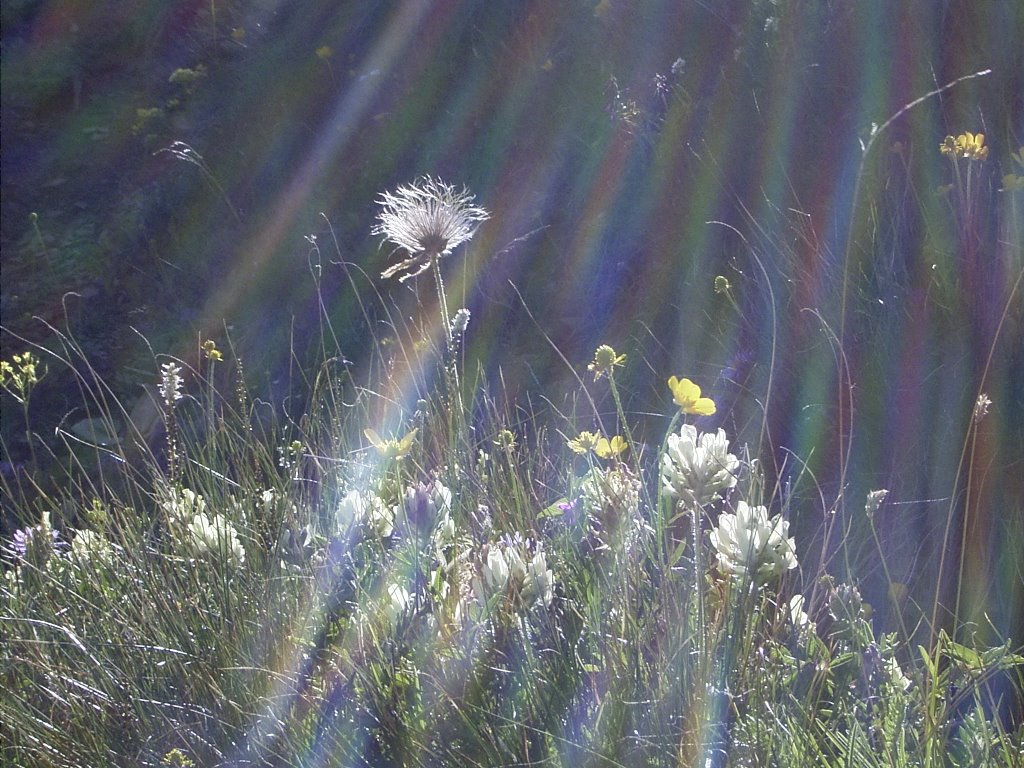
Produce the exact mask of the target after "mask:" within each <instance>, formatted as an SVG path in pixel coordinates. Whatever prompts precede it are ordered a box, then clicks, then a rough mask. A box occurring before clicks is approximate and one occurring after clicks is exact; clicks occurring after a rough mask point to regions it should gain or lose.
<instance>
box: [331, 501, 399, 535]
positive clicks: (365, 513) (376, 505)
mask: <svg viewBox="0 0 1024 768" xmlns="http://www.w3.org/2000/svg"><path fill="white" fill-rule="evenodd" d="M353 525H361V526H365V527H366V529H367V530H369V531H370V532H371V533H373V534H374V535H375V536H376V537H377V538H380V539H386V538H387V537H388V536H390V535H391V533H392V531H393V530H394V528H395V513H394V511H393V510H391V509H389V508H388V505H387V504H385V503H384V501H383V500H382V499H381V498H380V497H379V496H378V495H377V494H375V493H373V492H372V491H360V490H352V491H349V492H348V493H346V494H345V496H344V497H343V498H342V500H341V501H340V502H339V504H338V512H337V516H336V526H337V527H338V528H339V529H341V530H345V529H347V528H350V527H352V526H353Z"/></svg>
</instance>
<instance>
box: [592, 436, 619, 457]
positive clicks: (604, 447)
mask: <svg viewBox="0 0 1024 768" xmlns="http://www.w3.org/2000/svg"><path fill="white" fill-rule="evenodd" d="M624 450H626V441H625V440H623V439H622V437H621V436H619V435H616V436H615V437H613V438H612V439H611V440H609V439H608V438H607V437H602V438H599V439H598V441H597V445H595V446H594V453H596V454H597V455H598V456H600V457H601V458H602V459H611V458H614V457H615V456H618V455H619V454H620V453H622V452H623V451H624Z"/></svg>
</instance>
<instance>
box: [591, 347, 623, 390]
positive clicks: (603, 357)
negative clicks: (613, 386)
mask: <svg viewBox="0 0 1024 768" xmlns="http://www.w3.org/2000/svg"><path fill="white" fill-rule="evenodd" d="M625 362H626V356H625V355H616V354H615V350H614V349H612V348H611V347H609V346H608V345H607V344H602V345H601V346H600V347H598V348H597V349H596V350H595V351H594V359H593V360H592V361H591V363H590V365H588V366H587V370H588V371H590V372H591V373H593V374H594V381H597V380H598V379H600V378H601V377H602V376H611V375H612V372H613V371H614V369H615V368H616V367H618V366H621V365H623V364H624V363H625Z"/></svg>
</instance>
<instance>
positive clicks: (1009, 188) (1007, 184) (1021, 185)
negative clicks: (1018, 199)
mask: <svg viewBox="0 0 1024 768" xmlns="http://www.w3.org/2000/svg"><path fill="white" fill-rule="evenodd" d="M1021 190H1024V176H1018V175H1017V174H1015V173H1008V174H1006V175H1005V176H1003V186H1002V187H1000V188H999V191H1000V192H1020V191H1021Z"/></svg>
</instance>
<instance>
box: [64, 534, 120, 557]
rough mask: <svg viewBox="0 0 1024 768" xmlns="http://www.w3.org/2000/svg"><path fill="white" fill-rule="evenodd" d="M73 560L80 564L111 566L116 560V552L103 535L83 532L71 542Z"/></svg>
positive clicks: (76, 535)
mask: <svg viewBox="0 0 1024 768" xmlns="http://www.w3.org/2000/svg"><path fill="white" fill-rule="evenodd" d="M71 559H72V560H75V561H77V562H80V563H83V564H84V563H104V564H108V565H109V564H110V563H111V562H112V561H113V559H114V550H113V548H112V546H111V544H110V540H109V539H107V537H106V536H104V535H103V534H102V533H97V532H96V531H90V530H87V529H86V530H81V531H79V532H78V533H76V534H75V539H74V541H72V542H71Z"/></svg>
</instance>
